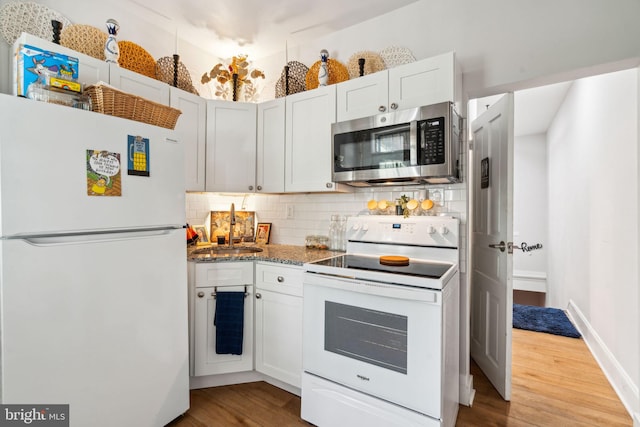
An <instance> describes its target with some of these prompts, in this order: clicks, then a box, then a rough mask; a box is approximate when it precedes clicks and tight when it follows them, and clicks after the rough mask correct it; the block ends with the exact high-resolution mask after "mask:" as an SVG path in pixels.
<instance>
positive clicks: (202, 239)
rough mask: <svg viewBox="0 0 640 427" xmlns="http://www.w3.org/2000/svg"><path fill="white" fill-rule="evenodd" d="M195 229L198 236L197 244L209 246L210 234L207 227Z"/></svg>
mask: <svg viewBox="0 0 640 427" xmlns="http://www.w3.org/2000/svg"><path fill="white" fill-rule="evenodd" d="M193 229H194V230H196V234H197V235H198V240H197V244H198V245H209V244H210V242H209V233H208V232H207V227H206V226H204V225H194V226H193Z"/></svg>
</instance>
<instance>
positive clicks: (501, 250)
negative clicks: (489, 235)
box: [489, 241, 507, 252]
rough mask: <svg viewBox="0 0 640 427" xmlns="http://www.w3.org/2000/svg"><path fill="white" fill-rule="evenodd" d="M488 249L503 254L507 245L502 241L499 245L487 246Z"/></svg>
mask: <svg viewBox="0 0 640 427" xmlns="http://www.w3.org/2000/svg"><path fill="white" fill-rule="evenodd" d="M489 247H490V248H494V249H500V252H504V250H505V249H507V245H506V244H505V243H504V241H502V242H500V243H494V244H491V245H489Z"/></svg>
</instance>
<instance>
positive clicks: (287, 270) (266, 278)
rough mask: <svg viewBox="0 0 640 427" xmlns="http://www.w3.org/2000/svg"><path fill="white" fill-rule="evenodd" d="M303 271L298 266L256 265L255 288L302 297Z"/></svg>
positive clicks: (259, 263)
mask: <svg viewBox="0 0 640 427" xmlns="http://www.w3.org/2000/svg"><path fill="white" fill-rule="evenodd" d="M303 274H304V270H303V269H302V267H299V266H291V265H285V264H273V263H263V262H258V263H256V287H257V288H260V289H265V290H269V291H273V292H279V293H283V294H288V295H294V296H299V297H301V296H302V277H303Z"/></svg>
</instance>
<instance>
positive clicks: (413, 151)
mask: <svg viewBox="0 0 640 427" xmlns="http://www.w3.org/2000/svg"><path fill="white" fill-rule="evenodd" d="M409 156H410V161H411V165H412V166H413V165H416V166H419V163H418V122H417V121H415V120H413V121H411V123H409Z"/></svg>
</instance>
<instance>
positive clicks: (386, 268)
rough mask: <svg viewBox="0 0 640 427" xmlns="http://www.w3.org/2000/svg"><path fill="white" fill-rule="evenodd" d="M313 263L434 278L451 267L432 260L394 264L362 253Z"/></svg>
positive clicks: (413, 260) (412, 260)
mask: <svg viewBox="0 0 640 427" xmlns="http://www.w3.org/2000/svg"><path fill="white" fill-rule="evenodd" d="M313 264H317V265H322V266H327V267H335V268H350V269H356V270H367V271H379V272H382V273H393V274H403V275H406V276H415V277H429V278H434V279H439V278H441V277H442V276H443V275H444V274H445V273H446V272H447V270H449V269H450V268H451V264H448V263H444V262H443V263H440V262H433V261H421V260H415V259H412V258H411V259H409V265H406V266H395V265H386V264H381V263H380V257H377V256H364V255H348V254H345V255H340V256H337V257H333V258H327V259H323V260H320V261H316V262H314V263H313Z"/></svg>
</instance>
